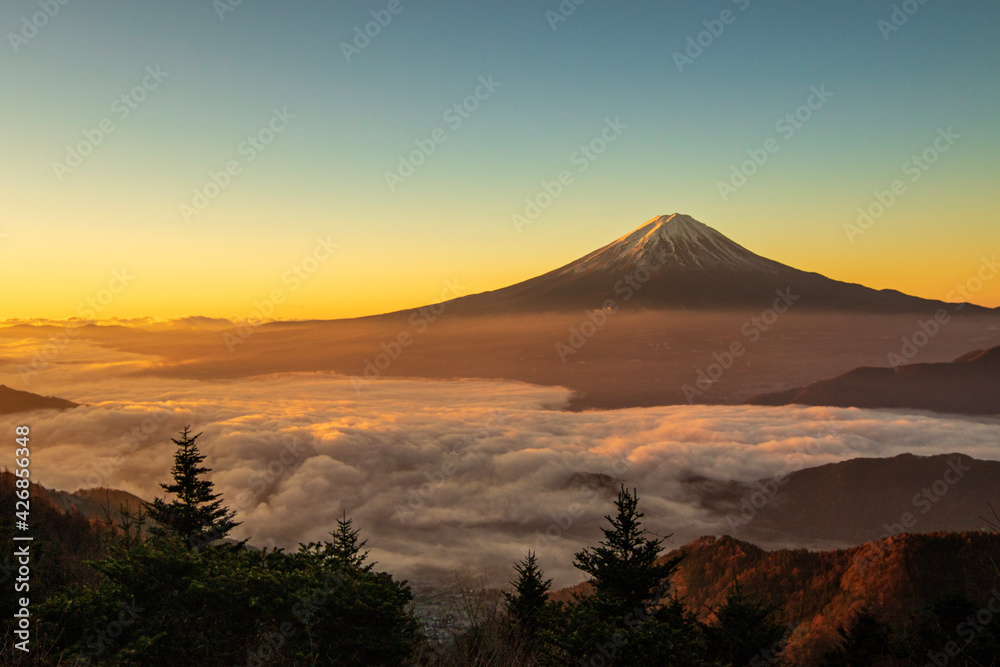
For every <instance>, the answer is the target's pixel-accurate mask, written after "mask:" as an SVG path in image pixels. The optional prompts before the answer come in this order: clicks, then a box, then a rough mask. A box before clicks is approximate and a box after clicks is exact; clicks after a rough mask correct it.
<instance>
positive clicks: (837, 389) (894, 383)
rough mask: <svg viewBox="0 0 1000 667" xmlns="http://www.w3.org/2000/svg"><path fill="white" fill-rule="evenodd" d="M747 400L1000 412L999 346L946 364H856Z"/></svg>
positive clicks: (783, 403)
mask: <svg viewBox="0 0 1000 667" xmlns="http://www.w3.org/2000/svg"><path fill="white" fill-rule="evenodd" d="M747 403H749V404H751V405H789V404H793V403H800V404H804V405H831V406H836V407H857V408H908V409H913V410H933V411H935V412H952V413H958V414H970V415H993V414H1000V346H998V347H994V348H990V349H988V350H976V351H974V352H969V353H968V354H964V355H962V356H961V357H958V358H957V359H955V360H954V361H951V362H945V363H934V364H901V365H899V366H896V367H895V368H872V367H862V368H856V369H854V370H853V371H850V372H848V373H845V374H843V375H839V376H837V377H835V378H832V379H830V380H822V381H820V382H814V383H813V384H810V385H807V386H805V387H796V388H794V389H787V390H785V391H779V392H774V393H767V394H760V395H757V396H754V397H752V398H750V399H749V400H748V401H747Z"/></svg>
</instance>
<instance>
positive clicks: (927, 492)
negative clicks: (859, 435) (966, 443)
mask: <svg viewBox="0 0 1000 667" xmlns="http://www.w3.org/2000/svg"><path fill="white" fill-rule="evenodd" d="M690 483H691V484H692V485H693V486H694V487H695V488H697V489H698V490H697V491H696V493H699V495H700V497H701V505H702V506H703V507H704V508H706V509H708V510H709V511H711V512H713V513H714V514H716V515H717V516H718V517H719V518H720V522H719V523H720V531H723V532H727V533H729V534H731V535H734V536H736V537H739V538H741V539H748V540H752V541H754V542H756V543H758V544H761V543H764V544H772V545H782V546H789V545H796V546H798V545H810V546H812V545H820V544H824V545H826V546H848V545H855V544H861V543H863V542H867V541H869V540H873V539H876V538H878V537H882V536H888V535H893V534H897V533H901V532H903V531H904V530H905V531H906V532H920V533H927V532H934V531H961V530H980V529H982V528H983V527H984V525H985V524H986V523H987V522H986V521H985V520H984V519H983V518H982V517H987V518H989V517H991V516H992V515H991V510H990V506H991V504H992V505H993V506H994V507H998V509H1000V491H998V489H1000V461H982V460H977V459H974V458H972V457H969V456H965V455H964V454H940V455H935V456H914V455H913V454H900V455H899V456H894V457H891V458H858V459H850V460H847V461H840V462H837V463H828V464H826V465H821V466H816V467H812V468H805V469H803V470H797V471H795V472H792V473H789V474H787V475H785V476H778V477H777V478H769V479H762V480H758V481H757V482H754V483H752V484H741V483H737V482H729V483H723V484H719V483H714V484H713V483H711V482H708V481H700V482H698V481H692V482H690ZM907 515H909V516H907ZM904 520H905V521H904ZM904 523H905V525H904Z"/></svg>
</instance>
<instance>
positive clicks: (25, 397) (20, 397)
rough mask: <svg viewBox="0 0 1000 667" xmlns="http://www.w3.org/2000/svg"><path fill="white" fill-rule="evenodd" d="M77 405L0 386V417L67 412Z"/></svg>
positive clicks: (52, 397)
mask: <svg viewBox="0 0 1000 667" xmlns="http://www.w3.org/2000/svg"><path fill="white" fill-rule="evenodd" d="M78 405H79V403H73V402H72V401H67V400H64V399H62V398H56V397H55V396H39V395H38V394H32V393H31V392H29V391H18V390H17V389H11V388H10V387H8V386H7V385H3V384H0V415H9V414H13V413H15V412H28V411H29V410H68V409H70V408H75V407H77V406H78Z"/></svg>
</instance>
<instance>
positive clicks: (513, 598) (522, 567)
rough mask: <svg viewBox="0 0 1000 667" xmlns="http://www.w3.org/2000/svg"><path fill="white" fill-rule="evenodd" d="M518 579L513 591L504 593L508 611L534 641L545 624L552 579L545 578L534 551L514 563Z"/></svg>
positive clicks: (514, 583)
mask: <svg viewBox="0 0 1000 667" xmlns="http://www.w3.org/2000/svg"><path fill="white" fill-rule="evenodd" d="M514 569H515V570H516V571H517V574H518V577H517V581H515V582H511V583H512V584H513V585H514V592H513V593H504V598H505V599H506V605H507V613H509V614H510V615H511V618H512V619H513V620H514V622H515V623H516V624H517V626H518V627H519V628H520V629H521V631H522V632H523V633H524V635H525V637H526V638H527V639H528V640H529V641H533V640H534V638H535V637H536V635H537V634H538V630H539V629H540V628H541V626H542V624H543V612H544V610H545V604H546V602H547V601H548V594H549V589H550V588H552V580H551V579H543V578H542V571H541V569H540V568H539V567H538V561H537V559H536V557H535V553H534V552H533V551H529V552H528V555H527V556H525V558H524V559H523V560H521V562H520V563H517V564H515V565H514Z"/></svg>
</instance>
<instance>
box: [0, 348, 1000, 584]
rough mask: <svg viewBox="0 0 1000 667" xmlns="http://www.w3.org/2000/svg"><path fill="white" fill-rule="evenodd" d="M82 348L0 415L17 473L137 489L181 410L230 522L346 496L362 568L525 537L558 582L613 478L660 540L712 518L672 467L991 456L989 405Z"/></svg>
mask: <svg viewBox="0 0 1000 667" xmlns="http://www.w3.org/2000/svg"><path fill="white" fill-rule="evenodd" d="M70 352H72V355H71V354H70ZM24 353H25V352H24V350H23V349H21V348H19V347H18V346H16V345H14V344H10V345H5V346H4V347H3V348H2V349H0V357H6V358H9V359H14V360H16V359H17V358H19V357H20V356H22V355H23V354H24ZM97 357H98V355H97V354H96V353H95V352H94V351H93V350H92V349H89V348H87V347H74V348H73V349H72V350H70V349H67V351H66V353H65V354H63V355H61V356H60V357H59V359H57V360H55V361H54V362H53V363H52V365H51V366H50V367H49V368H47V369H46V371H45V372H44V373H41V374H39V376H38V378H37V385H38V387H40V388H41V389H39V388H36V387H35V386H32V387H31V389H32V390H33V391H41V392H42V393H52V394H56V395H59V396H61V397H63V398H68V399H70V400H74V401H78V402H84V403H86V404H87V405H85V406H84V407H81V408H77V409H74V410H71V411H67V412H62V413H54V412H38V413H33V414H30V415H27V416H23V415H22V416H20V417H18V416H17V415H13V416H9V417H6V418H3V419H0V433H2V432H10V433H12V432H13V427H14V425H15V423H27V424H29V425H30V426H31V427H32V443H33V445H34V448H33V458H32V472H33V474H34V476H35V479H36V481H39V482H40V483H42V484H44V485H46V486H49V487H53V488H58V489H67V490H74V489H77V488H81V487H91V486H97V485H106V486H111V487H116V488H121V489H125V490H127V491H131V492H133V493H136V494H138V495H140V496H142V497H144V498H147V499H149V498H152V497H153V496H155V495H157V494H159V493H160V489H159V486H158V484H159V482H164V481H167V478H168V471H169V468H170V465H171V458H172V455H173V445H172V444H171V443H170V438H171V437H174V436H176V434H177V432H178V431H179V430H180V429H181V428H183V427H184V426H185V425H188V424H190V425H191V426H192V428H193V429H194V430H195V432H204V435H203V436H202V438H201V440H200V443H201V446H202V450H203V452H204V453H205V454H207V456H208V460H207V464H208V465H209V466H210V467H211V468H212V469H213V473H212V478H213V479H214V480H215V482H216V485H217V487H218V489H219V490H221V491H222V492H223V494H224V496H225V499H226V501H227V502H228V503H229V504H230V505H232V506H234V507H236V508H237V509H238V510H239V520H241V521H242V522H243V524H242V525H241V526H240V527H239V528H238V530H237V537H247V536H252V537H253V541H254V543H257V544H269V545H278V546H283V547H289V548H294V547H295V545H296V544H297V543H298V542H303V541H311V540H319V539H322V538H324V537H325V536H326V534H327V533H328V532H329V531H330V530H332V529H333V527H334V524H335V521H336V519H337V518H338V517H340V516H341V514H342V512H344V511H346V512H347V513H348V515H350V516H351V517H353V518H354V519H355V522H356V525H357V526H358V527H360V528H361V529H362V531H363V533H364V534H365V535H366V536H367V537H368V538H369V540H370V541H369V546H370V547H372V556H373V557H374V558H375V559H377V560H378V561H379V562H380V566H381V567H385V568H386V569H389V570H390V571H393V572H396V573H398V574H400V575H401V576H407V577H416V578H420V579H425V580H426V579H430V578H435V577H445V576H448V574H449V573H452V572H466V573H474V574H480V573H484V574H486V575H487V576H489V577H491V578H493V579H495V580H497V581H499V582H502V581H504V580H506V579H509V578H510V566H511V564H512V563H513V562H514V561H516V560H517V559H519V558H520V557H521V556H523V554H524V553H525V551H526V550H528V549H535V550H537V551H539V552H540V557H541V562H542V564H543V566H544V568H545V570H546V572H547V574H548V575H549V576H553V577H555V580H556V584H557V585H566V584H572V583H575V582H577V581H579V580H580V576H579V573H577V572H576V571H575V570H574V569H573V568H572V565H571V563H572V559H573V553H574V552H575V551H577V550H579V549H580V548H582V547H583V546H586V545H588V544H594V543H596V541H597V540H598V539H599V538H600V535H601V533H600V527H601V525H602V524H603V516H604V515H605V514H607V513H608V512H609V511H610V508H611V500H612V499H613V496H614V491H615V490H616V489H617V486H618V484H619V483H625V484H627V485H629V486H635V487H637V488H638V489H639V493H640V496H641V498H642V509H644V511H645V512H646V517H647V521H648V527H649V528H650V529H651V530H653V531H654V532H656V533H658V534H661V535H667V534H670V533H673V534H674V536H673V537H672V538H671V540H670V542H671V543H672V544H676V545H679V544H682V543H684V542H686V541H687V540H689V539H693V538H695V537H698V536H699V535H702V534H706V533H718V532H720V531H722V530H724V526H720V525H719V524H718V522H717V520H716V519H715V518H714V517H712V516H711V515H709V514H708V513H707V512H706V511H705V510H703V509H702V508H700V506H699V505H698V503H697V502H696V500H697V499H696V493H695V489H694V487H693V486H692V485H691V484H690V483H689V482H690V481H691V480H692V479H697V478H702V477H707V478H710V479H717V480H726V479H736V480H742V481H752V480H754V479H758V478H762V477H768V476H771V475H773V474H774V473H775V472H777V471H779V470H784V471H788V470H792V469H798V468H804V467H808V466H813V465H820V464H823V463H830V462H835V461H841V460H845V459H849V458H854V457H858V456H892V455H895V454H898V453H902V452H913V453H916V454H933V453H942V452H953V451H961V452H964V453H966V454H968V455H970V456H974V457H977V458H984V459H996V458H998V456H997V446H996V443H997V440H998V435H1000V421H998V420H996V419H971V418H958V417H954V418H952V417H941V416H934V415H928V414H914V413H904V412H899V411H871V410H856V409H836V408H803V407H790V408H767V407H749V406H727V407H723V406H698V405H696V406H672V407H660V408H641V409H640V408H636V409H628V410H614V411H600V412H597V411H595V412H566V411H562V410H560V409H558V408H560V407H562V406H564V405H566V403H567V402H568V400H569V397H570V392H569V391H568V390H566V389H563V388H559V387H538V386H532V385H526V384H521V383H514V382H497V381H484V380H454V381H430V380H397V379H382V380H378V381H376V382H373V383H372V384H370V385H367V386H366V387H365V388H364V389H363V390H362V391H361V392H358V391H356V390H355V389H354V388H353V386H352V384H351V382H350V380H349V379H348V378H345V377H343V376H338V375H333V374H326V373H301V374H278V375H268V376H260V377H255V378H249V379H245V380H238V381H211V382H199V381H192V380H173V379H160V378H155V379H151V378H139V377H136V376H134V375H131V373H133V372H134V371H135V370H136V369H137V368H141V367H143V366H145V365H147V364H150V363H155V360H153V359H148V358H139V357H137V356H136V355H133V354H128V353H114V354H111V353H107V352H106V353H105V355H104V357H103V358H97ZM14 373H16V370H15V367H14V366H13V365H8V366H6V367H4V368H3V369H2V370H0V382H6V383H7V384H12V385H15V386H16V382H15V381H14V378H13V377H11V375H13V374H14ZM5 376H6V377H5Z"/></svg>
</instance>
